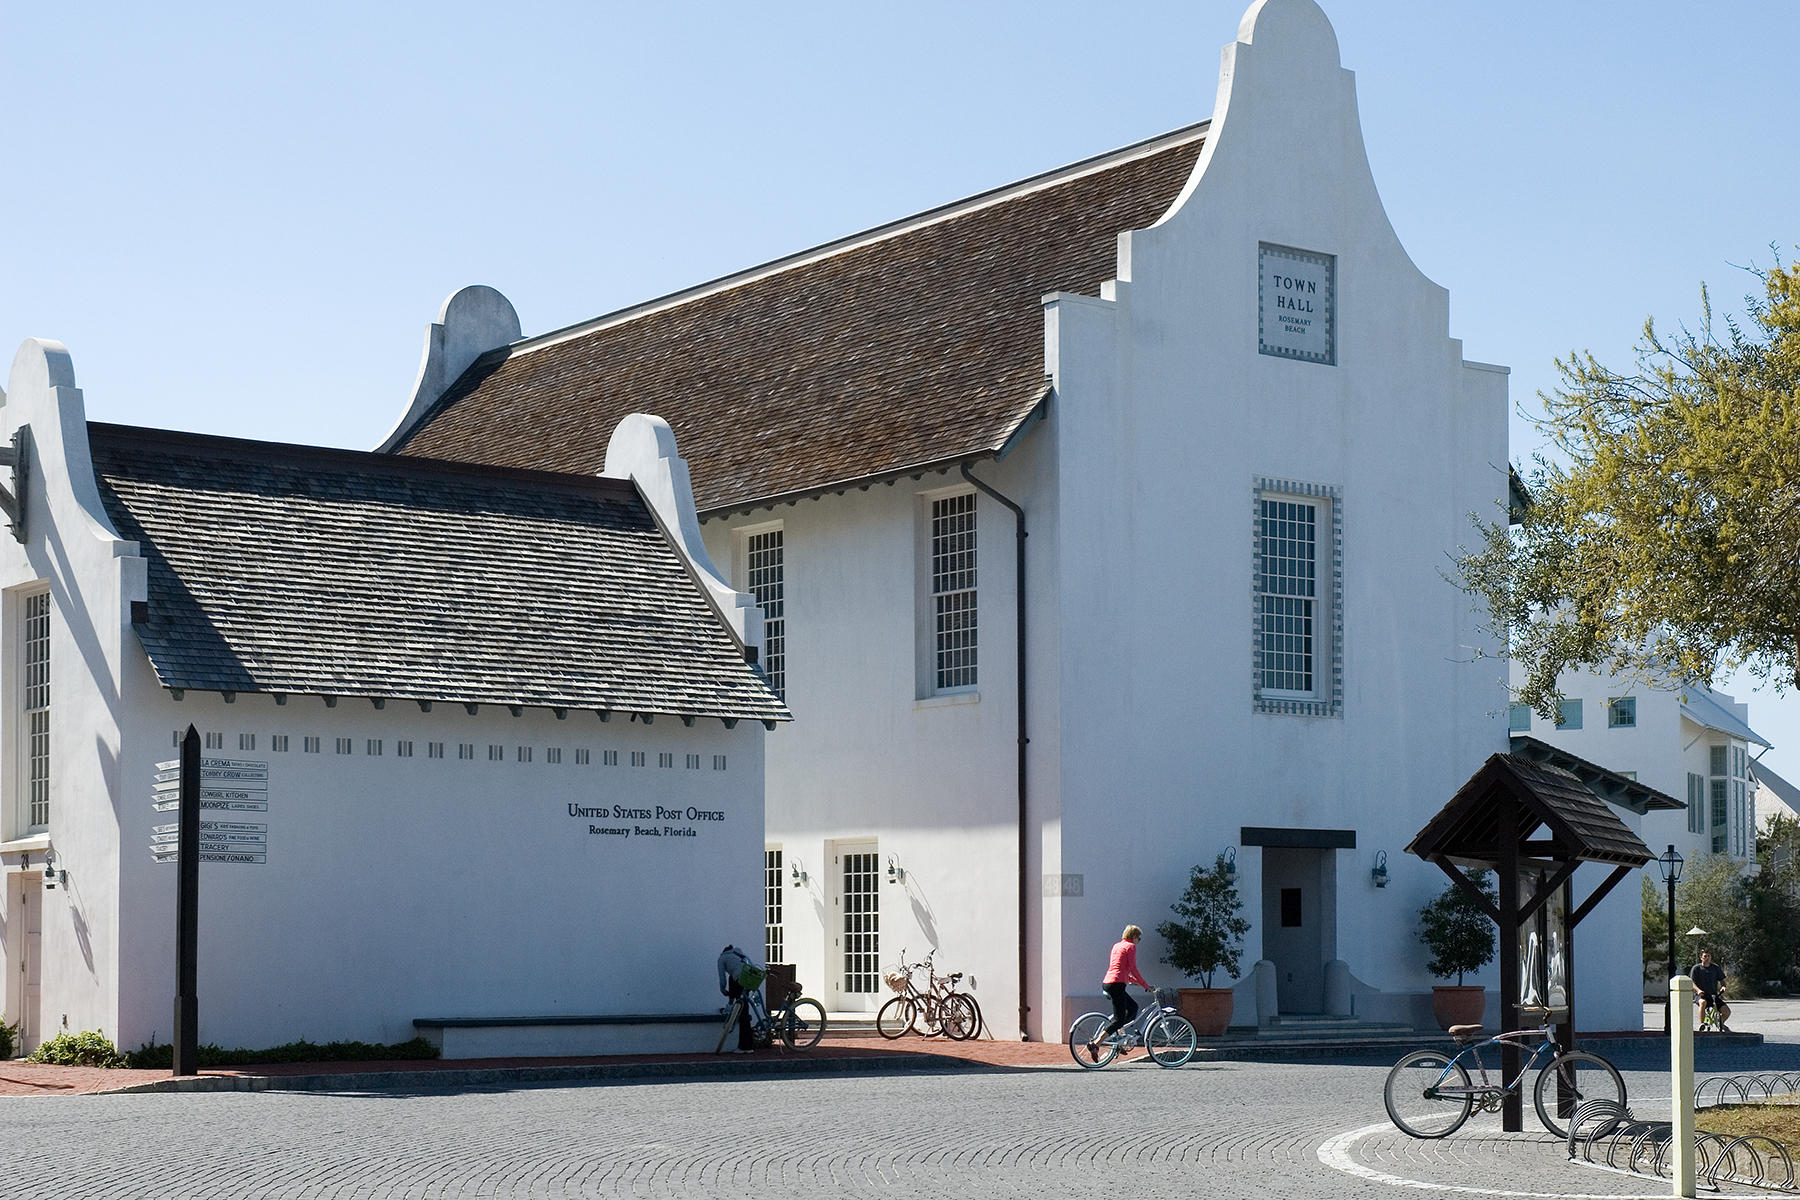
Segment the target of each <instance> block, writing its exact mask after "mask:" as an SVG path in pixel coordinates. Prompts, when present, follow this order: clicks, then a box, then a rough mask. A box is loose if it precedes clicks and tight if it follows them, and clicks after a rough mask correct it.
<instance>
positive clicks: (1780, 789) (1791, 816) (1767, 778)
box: [1750, 762, 1800, 831]
mask: <svg viewBox="0 0 1800 1200" xmlns="http://www.w3.org/2000/svg"><path fill="white" fill-rule="evenodd" d="M1750 778H1751V780H1752V782H1753V783H1754V784H1755V787H1754V788H1753V789H1752V791H1753V792H1754V793H1755V794H1754V797H1753V803H1754V804H1755V807H1756V828H1757V829H1758V830H1759V831H1760V830H1762V829H1765V828H1767V827H1768V824H1769V822H1770V821H1773V820H1774V819H1775V818H1776V817H1786V818H1787V819H1788V820H1790V821H1793V820H1800V788H1797V787H1795V786H1794V785H1793V784H1791V783H1789V782H1788V781H1787V780H1786V779H1784V778H1782V777H1781V776H1780V775H1777V774H1776V773H1775V768H1774V767H1771V766H1769V765H1768V764H1767V763H1760V762H1752V763H1751V764H1750Z"/></svg>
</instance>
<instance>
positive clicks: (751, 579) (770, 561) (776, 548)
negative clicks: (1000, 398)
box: [744, 529, 787, 699]
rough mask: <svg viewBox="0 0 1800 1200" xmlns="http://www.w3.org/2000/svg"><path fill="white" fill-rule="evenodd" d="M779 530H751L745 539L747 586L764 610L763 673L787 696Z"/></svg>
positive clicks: (779, 693) (783, 577)
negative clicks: (751, 532)
mask: <svg viewBox="0 0 1800 1200" xmlns="http://www.w3.org/2000/svg"><path fill="white" fill-rule="evenodd" d="M782 554H783V551H782V544H781V530H779V529H769V530H765V531H764V532H762V533H753V534H751V535H750V536H749V538H748V539H747V540H746V541H745V544H744V559H745V563H746V566H747V567H748V570H747V572H746V575H747V582H748V585H749V586H748V587H747V588H746V589H745V590H746V591H748V592H749V593H750V594H751V595H752V596H754V597H756V603H757V604H758V605H759V606H760V607H761V608H762V612H763V674H764V675H765V676H766V677H767V678H768V680H769V686H770V687H772V688H774V689H775V694H776V695H777V696H780V697H782V698H783V699H785V698H786V697H787V582H786V570H785V565H784V563H783V559H782Z"/></svg>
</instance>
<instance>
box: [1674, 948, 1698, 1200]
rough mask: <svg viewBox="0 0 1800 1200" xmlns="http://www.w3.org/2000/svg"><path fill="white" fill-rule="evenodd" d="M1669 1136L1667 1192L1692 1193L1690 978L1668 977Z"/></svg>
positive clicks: (1692, 1114) (1677, 1193)
mask: <svg viewBox="0 0 1800 1200" xmlns="http://www.w3.org/2000/svg"><path fill="white" fill-rule="evenodd" d="M1669 1092H1670V1100H1669V1106H1670V1109H1671V1111H1670V1114H1669V1139H1670V1142H1671V1147H1670V1148H1671V1149H1672V1150H1673V1152H1674V1160H1673V1166H1674V1173H1673V1174H1672V1175H1671V1176H1670V1179H1669V1189H1670V1190H1669V1194H1670V1195H1672V1196H1692V1195H1693V1194H1694V981H1693V980H1692V979H1689V978H1688V977H1687V976H1686V975H1677V976H1675V978H1673V979H1671V980H1669Z"/></svg>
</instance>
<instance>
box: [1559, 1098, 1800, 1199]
mask: <svg viewBox="0 0 1800 1200" xmlns="http://www.w3.org/2000/svg"><path fill="white" fill-rule="evenodd" d="M1796 1093H1800V1072H1781V1071H1763V1072H1758V1073H1755V1074H1749V1075H1728V1076H1717V1077H1714V1078H1711V1079H1706V1080H1702V1081H1701V1082H1700V1083H1699V1084H1697V1085H1696V1086H1695V1088H1694V1107H1695V1108H1696V1109H1699V1108H1707V1107H1716V1106H1718V1105H1721V1104H1756V1103H1769V1102H1776V1103H1779V1102H1780V1101H1778V1100H1777V1099H1776V1098H1777V1097H1788V1096H1793V1097H1794V1099H1793V1100H1791V1101H1789V1102H1790V1103H1795V1104H1800V1095H1796ZM1709 1097H1710V1098H1711V1101H1712V1103H1711V1104H1708V1103H1706V1101H1707V1098H1709ZM1672 1128H1673V1127H1672V1126H1671V1124H1670V1123H1669V1122H1668V1121H1642V1120H1639V1119H1638V1118H1636V1117H1634V1116H1633V1115H1632V1113H1631V1109H1630V1108H1628V1107H1626V1106H1625V1105H1622V1104H1619V1103H1617V1102H1616V1101H1612V1100H1590V1101H1588V1102H1587V1103H1586V1104H1583V1105H1581V1106H1580V1107H1579V1108H1577V1109H1576V1110H1575V1112H1574V1114H1573V1115H1572V1116H1571V1117H1570V1118H1569V1138H1568V1152H1569V1158H1570V1160H1571V1161H1573V1160H1576V1159H1579V1160H1580V1161H1582V1162H1587V1163H1592V1164H1593V1165H1595V1166H1598V1167H1604V1168H1606V1169H1608V1170H1612V1171H1621V1172H1627V1173H1630V1174H1634V1175H1654V1176H1657V1177H1659V1178H1662V1179H1668V1178H1670V1177H1671V1176H1672V1175H1673V1174H1674V1164H1673V1163H1672V1162H1671V1161H1670V1154H1669V1150H1670V1146H1671V1144H1672V1142H1673V1138H1672V1135H1671V1130H1672ZM1694 1175H1695V1177H1696V1178H1697V1179H1701V1180H1704V1181H1706V1183H1707V1184H1709V1185H1710V1186H1712V1187H1714V1188H1717V1187H1718V1186H1719V1185H1720V1184H1722V1183H1732V1184H1740V1185H1743V1186H1746V1187H1755V1188H1762V1189H1764V1190H1767V1191H1772V1192H1786V1193H1790V1194H1795V1195H1800V1178H1796V1175H1795V1170H1794V1161H1793V1158H1792V1157H1791V1156H1790V1155H1789V1154H1788V1151H1787V1148H1786V1147H1785V1146H1783V1145H1781V1143H1779V1142H1777V1141H1774V1140H1773V1139H1771V1138H1767V1137H1764V1136H1763V1135H1761V1134H1747V1135H1745V1136H1743V1137H1735V1138H1732V1137H1726V1136H1724V1135H1723V1134H1717V1133H1696V1134H1695V1135H1694Z"/></svg>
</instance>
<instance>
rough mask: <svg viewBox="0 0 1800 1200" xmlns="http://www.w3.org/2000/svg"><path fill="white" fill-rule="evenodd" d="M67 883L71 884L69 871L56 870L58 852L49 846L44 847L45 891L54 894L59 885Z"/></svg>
mask: <svg viewBox="0 0 1800 1200" xmlns="http://www.w3.org/2000/svg"><path fill="white" fill-rule="evenodd" d="M67 882H69V873H68V871H66V870H64V871H58V870H57V869H56V851H54V850H52V849H50V848H49V847H48V846H46V847H44V890H45V891H47V892H53V891H55V890H56V885H57V884H59V883H67Z"/></svg>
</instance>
